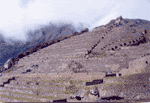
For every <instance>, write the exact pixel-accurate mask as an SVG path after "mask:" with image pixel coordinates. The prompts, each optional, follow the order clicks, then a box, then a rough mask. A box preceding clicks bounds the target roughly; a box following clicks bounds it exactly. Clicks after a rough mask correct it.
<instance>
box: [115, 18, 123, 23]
mask: <svg viewBox="0 0 150 103" xmlns="http://www.w3.org/2000/svg"><path fill="white" fill-rule="evenodd" d="M122 19H123V18H122V16H119V17H117V18H116V20H115V23H116V25H120V22H121V20H122Z"/></svg>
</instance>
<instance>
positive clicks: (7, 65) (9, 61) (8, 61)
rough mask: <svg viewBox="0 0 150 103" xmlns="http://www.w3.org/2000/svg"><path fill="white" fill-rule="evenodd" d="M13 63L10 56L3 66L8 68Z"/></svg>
mask: <svg viewBox="0 0 150 103" xmlns="http://www.w3.org/2000/svg"><path fill="white" fill-rule="evenodd" d="M13 65H14V61H13V60H12V58H10V59H8V60H7V61H6V62H5V64H4V68H6V69H9V68H11V67H12V66H13Z"/></svg>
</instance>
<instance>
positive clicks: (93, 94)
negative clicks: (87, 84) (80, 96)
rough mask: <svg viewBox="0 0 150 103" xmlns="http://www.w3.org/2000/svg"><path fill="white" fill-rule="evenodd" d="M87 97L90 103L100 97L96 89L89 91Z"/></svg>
mask: <svg viewBox="0 0 150 103" xmlns="http://www.w3.org/2000/svg"><path fill="white" fill-rule="evenodd" d="M88 96H89V98H90V99H91V100H92V101H95V100H97V99H98V98H99V97H100V95H99V90H98V88H97V87H94V88H92V89H90V93H89V95H88Z"/></svg>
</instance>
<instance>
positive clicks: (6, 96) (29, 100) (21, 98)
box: [1, 94, 41, 102]
mask: <svg viewBox="0 0 150 103" xmlns="http://www.w3.org/2000/svg"><path fill="white" fill-rule="evenodd" d="M1 97H5V98H11V99H16V100H25V101H28V102H41V101H40V100H33V99H28V98H23V97H19V98H18V97H14V96H8V95H3V94H2V95H1Z"/></svg>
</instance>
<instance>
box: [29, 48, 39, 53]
mask: <svg viewBox="0 0 150 103" xmlns="http://www.w3.org/2000/svg"><path fill="white" fill-rule="evenodd" d="M37 50H38V49H37V48H36V47H33V48H31V49H30V51H31V53H34V52H36V51H37Z"/></svg>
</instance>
